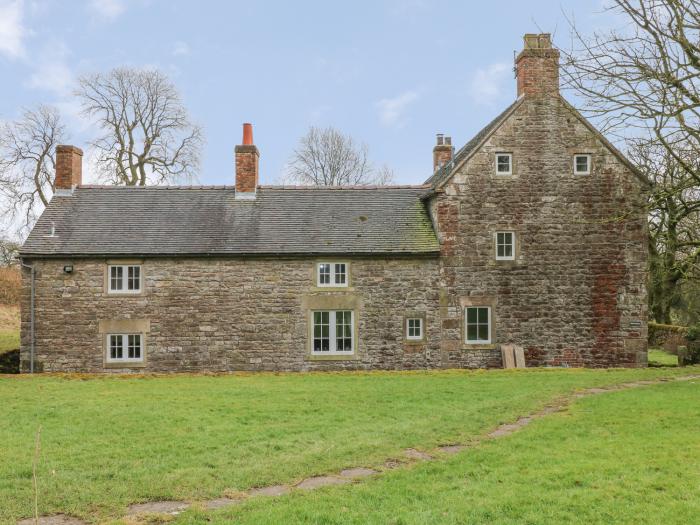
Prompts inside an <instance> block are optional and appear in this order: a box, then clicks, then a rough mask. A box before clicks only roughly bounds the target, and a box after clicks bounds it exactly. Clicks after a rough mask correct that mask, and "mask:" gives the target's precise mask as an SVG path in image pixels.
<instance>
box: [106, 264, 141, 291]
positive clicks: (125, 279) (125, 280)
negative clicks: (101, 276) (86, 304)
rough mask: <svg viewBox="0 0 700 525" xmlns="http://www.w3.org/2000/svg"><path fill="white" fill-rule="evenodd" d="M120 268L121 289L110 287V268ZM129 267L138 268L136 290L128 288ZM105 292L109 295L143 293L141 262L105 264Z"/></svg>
mask: <svg viewBox="0 0 700 525" xmlns="http://www.w3.org/2000/svg"><path fill="white" fill-rule="evenodd" d="M113 268H121V270H122V275H121V279H120V280H121V285H122V288H121V289H115V288H112V269H113ZM129 268H138V269H139V278H138V283H139V288H138V289H137V290H129V281H130V280H132V278H130V277H129ZM107 293H108V294H110V295H139V294H141V293H143V265H142V264H108V265H107Z"/></svg>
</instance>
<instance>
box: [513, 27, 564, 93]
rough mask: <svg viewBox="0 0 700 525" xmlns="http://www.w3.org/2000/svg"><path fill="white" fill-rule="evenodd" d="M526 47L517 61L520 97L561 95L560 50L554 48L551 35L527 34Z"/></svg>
mask: <svg viewBox="0 0 700 525" xmlns="http://www.w3.org/2000/svg"><path fill="white" fill-rule="evenodd" d="M523 40H524V43H525V45H524V47H523V50H522V51H521V52H520V54H519V55H518V57H517V58H516V59H515V74H516V76H517V77H518V97H520V96H522V95H555V94H557V93H559V50H557V49H554V48H553V47H552V37H551V35H550V34H549V33H541V34H539V35H535V34H527V35H525V36H524V37H523Z"/></svg>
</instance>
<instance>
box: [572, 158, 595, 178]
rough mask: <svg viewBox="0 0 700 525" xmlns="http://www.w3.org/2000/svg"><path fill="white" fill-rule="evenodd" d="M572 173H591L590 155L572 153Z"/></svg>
mask: <svg viewBox="0 0 700 525" xmlns="http://www.w3.org/2000/svg"><path fill="white" fill-rule="evenodd" d="M574 174H576V175H590V174H591V156H590V155H574Z"/></svg>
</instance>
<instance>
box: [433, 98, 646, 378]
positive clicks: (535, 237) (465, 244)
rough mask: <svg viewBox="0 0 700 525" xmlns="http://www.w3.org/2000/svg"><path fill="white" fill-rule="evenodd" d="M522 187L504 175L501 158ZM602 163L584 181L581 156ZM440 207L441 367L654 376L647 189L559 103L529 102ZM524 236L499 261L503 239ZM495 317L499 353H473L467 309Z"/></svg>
mask: <svg viewBox="0 0 700 525" xmlns="http://www.w3.org/2000/svg"><path fill="white" fill-rule="evenodd" d="M499 152H500V153H512V154H513V175H512V176H496V175H495V167H494V163H495V154H496V153H499ZM577 153H578V154H584V153H589V154H591V155H592V167H593V172H592V174H591V175H574V173H573V155H574V154H577ZM443 189H444V193H441V194H439V195H438V196H437V197H436V198H434V199H433V200H432V202H431V215H432V217H433V220H434V221H435V222H436V223H437V224H438V230H439V232H438V235H439V240H440V243H441V250H442V253H441V259H440V260H441V282H440V286H441V293H440V295H441V297H440V301H441V316H442V325H441V326H442V335H441V348H442V353H443V366H447V367H460V366H474V365H475V364H479V363H480V364H481V366H501V358H500V352H499V350H498V346H497V345H498V344H502V343H515V344H517V345H522V346H523V347H524V348H525V352H526V362H527V365H528V366H533V365H552V366H590V367H608V366H630V367H635V366H646V335H647V334H646V326H647V304H646V301H647V295H646V289H645V279H646V277H645V275H646V274H645V272H646V258H647V245H646V216H645V213H644V210H643V208H642V207H641V206H640V204H641V203H642V201H643V199H642V192H643V184H642V182H641V181H639V180H638V179H637V178H636V176H635V175H634V174H633V173H632V172H631V171H630V170H629V169H628V168H627V167H626V166H625V165H624V164H623V163H622V162H621V161H619V160H618V159H617V157H615V156H614V155H613V154H612V153H611V152H610V151H609V149H608V148H607V147H606V146H605V145H604V144H603V143H602V142H601V141H600V140H599V139H598V138H597V137H596V135H595V134H594V133H592V132H591V130H590V129H588V128H587V127H586V126H585V125H584V124H583V123H582V122H581V121H580V120H579V119H578V118H576V116H575V114H574V113H573V112H572V111H571V110H570V109H569V108H568V106H567V105H565V104H564V102H563V101H562V100H561V99H560V98H559V97H558V96H556V95H555V96H544V97H526V98H525V99H524V100H523V102H522V104H521V105H520V106H519V107H518V108H517V109H516V112H515V113H514V114H513V115H512V116H510V117H509V118H508V119H507V120H506V122H504V123H503V125H502V126H501V127H500V128H499V129H498V130H497V131H496V132H495V133H494V135H492V137H491V138H490V139H489V140H488V141H487V143H485V144H484V146H483V147H482V148H481V149H480V150H479V151H478V152H476V153H475V154H474V156H473V157H472V158H471V159H470V160H469V161H468V162H466V163H465V164H464V165H463V166H462V167H461V168H460V169H458V171H457V173H455V174H454V175H453V177H452V178H451V179H450V181H449V182H448V183H447V184H446V185H445V186H444V188H443ZM498 230H510V231H514V232H515V233H516V260H515V261H496V260H495V241H494V234H495V232H496V231H498ZM469 304H473V305H480V304H483V305H488V306H491V307H492V309H493V312H492V315H493V322H494V331H495V341H494V343H495V344H492V345H483V346H478V347H475V346H468V345H464V344H463V337H464V335H463V308H464V306H466V305H469Z"/></svg>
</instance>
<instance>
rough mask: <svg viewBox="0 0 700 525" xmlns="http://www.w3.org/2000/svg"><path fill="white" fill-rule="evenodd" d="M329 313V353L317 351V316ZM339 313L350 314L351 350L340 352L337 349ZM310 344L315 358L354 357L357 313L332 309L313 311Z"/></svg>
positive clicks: (347, 309)
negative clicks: (337, 315)
mask: <svg viewBox="0 0 700 525" xmlns="http://www.w3.org/2000/svg"><path fill="white" fill-rule="evenodd" d="M323 312H328V351H327V352H326V351H323V350H316V349H315V342H316V333H315V331H316V330H315V329H316V319H315V317H316V314H317V313H323ZM338 312H350V350H338V349H337V337H338V334H337V326H338V325H337V318H336V314H337V313H338ZM310 336H311V337H310V340H311V341H310V342H311V355H312V356H314V357H318V356H352V355H355V345H356V341H355V339H356V338H355V311H354V310H352V309H350V308H337V309H335V310H331V309H315V310H311V330H310Z"/></svg>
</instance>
